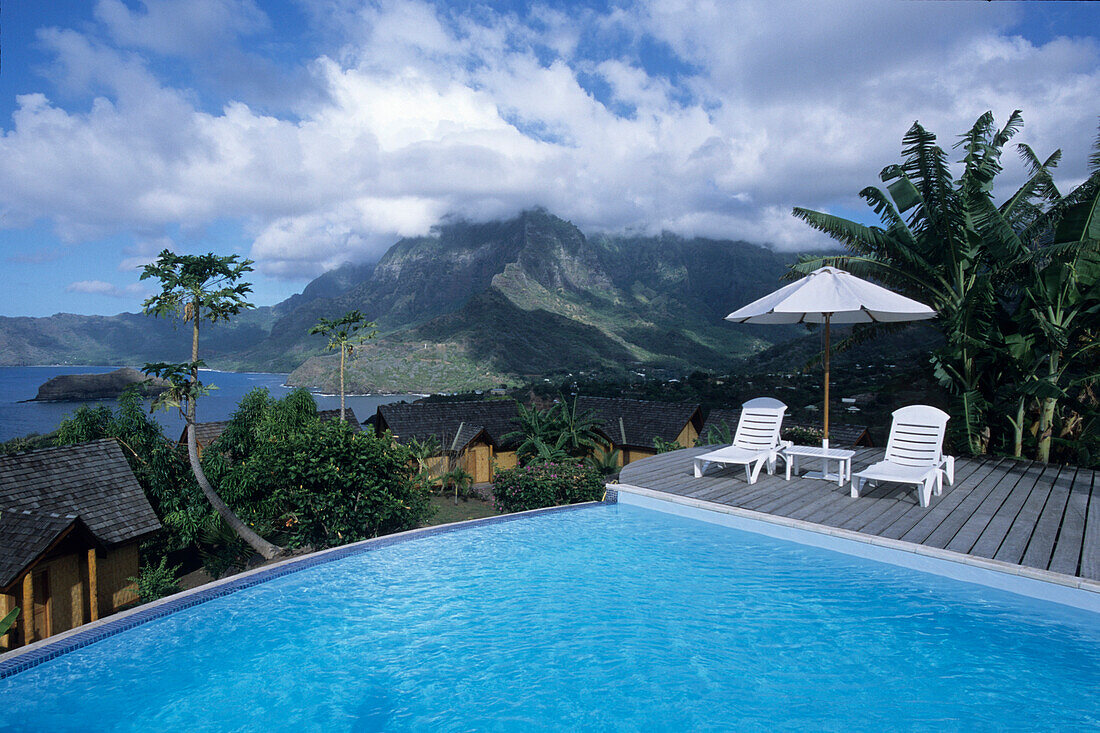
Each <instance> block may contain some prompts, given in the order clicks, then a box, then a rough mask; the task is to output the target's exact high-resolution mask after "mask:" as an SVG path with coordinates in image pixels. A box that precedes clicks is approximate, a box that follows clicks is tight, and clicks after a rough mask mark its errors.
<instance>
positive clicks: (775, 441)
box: [733, 397, 787, 450]
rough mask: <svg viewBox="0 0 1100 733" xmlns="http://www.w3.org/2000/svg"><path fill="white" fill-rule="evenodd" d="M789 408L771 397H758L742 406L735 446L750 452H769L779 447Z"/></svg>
mask: <svg viewBox="0 0 1100 733" xmlns="http://www.w3.org/2000/svg"><path fill="white" fill-rule="evenodd" d="M786 411H787V406H786V405H784V404H783V403H782V402H780V401H779V400H774V399H772V398H771V397H757V398H756V399H755V400H749V401H748V402H746V403H745V404H743V405H741V419H740V420H738V421H737V433H736V434H734V436H733V445H734V446H735V447H737V448H746V449H748V450H768V449H769V448H774V447H776V446H777V445H779V429H780V427H782V426H783V413H784V412H786Z"/></svg>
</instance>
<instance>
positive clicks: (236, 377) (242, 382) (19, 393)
mask: <svg viewBox="0 0 1100 733" xmlns="http://www.w3.org/2000/svg"><path fill="white" fill-rule="evenodd" d="M115 369H118V367H114V366H32V367H0V441H5V440H10V439H12V438H17V437H20V436H23V435H28V434H30V433H49V432H51V431H53V430H56V429H57V426H58V425H60V424H61V421H62V420H63V419H65V417H66V416H68V415H70V414H72V412H73V411H74V410H76V409H77V408H78V407H80V406H81V405H82V404H90V405H98V404H105V405H110V406H112V407H113V406H114V402H115V401H114V400H100V401H96V402H89V403H82V402H25V400H31V399H33V398H34V396H35V395H36V394H38V388H39V386H41V385H42V384H43V383H45V382H46V381H48V380H50V379H52V378H53V377H56V376H58V375H61V374H103V373H105V372H110V371H113V370H115ZM199 378H200V379H201V380H202V381H203V383H206V384H212V385H214V386H216V387H217V389H215V390H212V391H211V392H210V394H209V395H207V396H206V397H203V398H202V399H201V400H200V401H199V402H198V417H199V421H200V422H213V421H217V420H227V419H229V417H230V416H231V415H232V414H233V411H234V410H236V409H237V403H238V402H240V400H241V398H242V397H244V395H245V393H247V392H248V391H249V390H251V389H254V388H256V387H264V388H266V389H267V390H268V391H269V392H271V395H272V396H273V397H282V396H284V395H285V394H287V393H288V392H289V391H290V388H289V387H286V386H285V383H286V378H287V375H286V374H271V373H264V372H219V371H214V370H203V371H202V372H201V373H200V377H199ZM416 397H417V395H355V396H350V397H348V398H347V399H346V403H347V406H348V407H350V408H351V409H352V410H353V411H354V412H355V416H356V417H357V418H358V419H359V420H361V421H362V420H366V419H367V418H369V417H370V416H372V415H373V414H374V413H375V411H376V410H377V409H378V406H379V405H384V404H387V403H389V402H395V401H399V400H402V399H407V400H413V399H416ZM314 399H315V400H316V401H317V407H318V409H321V410H331V409H337V408H339V407H340V396H339V395H320V394H315V395H314ZM146 404H148V402H147V403H146ZM155 417H156V420H157V421H158V422H159V423H160V424H161V425H162V426H163V427H164V429H165V433H166V434H167V435H168V437H170V438H173V439H175V438H177V437H179V435H180V434H181V433H182V432H183V426H184V421H183V419H182V418H181V417H180V416H179V413H178V411H175V410H173V411H169V412H165V411H158V412H157V413H156V414H155Z"/></svg>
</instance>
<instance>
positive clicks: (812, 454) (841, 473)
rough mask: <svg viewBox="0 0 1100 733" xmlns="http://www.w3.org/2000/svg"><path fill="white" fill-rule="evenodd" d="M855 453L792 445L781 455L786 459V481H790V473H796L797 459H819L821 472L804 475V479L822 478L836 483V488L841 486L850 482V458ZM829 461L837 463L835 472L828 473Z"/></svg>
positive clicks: (852, 451)
mask: <svg viewBox="0 0 1100 733" xmlns="http://www.w3.org/2000/svg"><path fill="white" fill-rule="evenodd" d="M855 454H856V452H855V451H854V450H843V449H840V448H822V447H821V446H813V445H792V446H789V447H787V448H785V449H784V450H783V455H785V456H786V458H787V480H788V481H790V480H791V471H795V474H796V475H797V472H798V457H799V456H802V457H804V458H820V459H821V462H822V467H823V468H824V470H823V471H821V472H817V471H812V472H810V473H807V474H806V478H823V479H828V480H830V481H836V485H837V486H843V485H844V483H845V482H846V481H851V480H852V456H854V455H855ZM829 461H836V462H837V467H836V468H837V472H836V473H829Z"/></svg>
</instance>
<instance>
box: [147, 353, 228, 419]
mask: <svg viewBox="0 0 1100 733" xmlns="http://www.w3.org/2000/svg"><path fill="white" fill-rule="evenodd" d="M205 366H206V362H204V361H203V360H202V359H196V360H195V361H190V362H181V363H178V364H170V363H167V362H163V361H158V362H152V363H149V364H146V365H145V366H143V367H142V368H141V371H142V372H143V373H144V374H147V375H149V376H150V377H158V378H160V379H163V380H164V381H166V382H168V384H169V387H168V389H166V390H165V391H163V392H161V393H160V394H159V395H157V397H156V399H154V400H153V408H152V409H153V410H154V411H156V410H164V411H165V412H167V411H168V410H170V409H172V408H176V409H178V410H179V411H180V415H181V416H183V417H186V414H185V413H184V410H185V408H186V406H187V405H188V404H191V403H193V402H194V401H195V400H197V399H198V398H199V397H204V396H206V395H208V394H210V390H212V389H217V387H215V386H214V385H206V384H203V383H202V381H201V380H200V379H199V377H198V374H199V369H202V368H204V367H205Z"/></svg>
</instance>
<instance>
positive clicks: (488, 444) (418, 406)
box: [372, 400, 519, 484]
mask: <svg viewBox="0 0 1100 733" xmlns="http://www.w3.org/2000/svg"><path fill="white" fill-rule="evenodd" d="M516 415H517V410H516V403H515V401H513V400H477V401H466V402H417V403H413V404H407V403H404V402H397V403H391V404H388V405H379V406H378V412H377V415H376V416H375V418H374V420H373V421H372V422H373V423H374V429H375V430H376V431H377V432H378V434H379V435H381V434H382V433H384V432H385V431H387V430H389V431H390V432H391V433H393V436H394V438H396V439H397V441H398V442H399V443H408V442H409V441H411V440H418V441H426V440H431V439H434V440H435V441H436V442H438V444H439V446H440V447H441V449H442V451H443V455H441V456H438V457H437V460H436V463H437V464H438V465H439V466H442V464H443V462H444V459H445V457H446V456H451V457H455V458H456V459H457V460H458V464H459V465H460V466H461V467H462V468H464V469H465V470H466V472H467V473H469V474H470V475H471V476H472V477H473V479H474V483H479V484H480V483H486V482H488V481H491V480H492V466H493V463H494V462H495V463H496V465H497V467H498V468H513V467H514V466H515V465H516V447H517V446H518V444H519V441H517V440H509V439H506V438H505V436H507V435H508V434H509V433H512V432H515V431H516V430H518V429H519V426H518V425H517V424H516V422H515V419H516Z"/></svg>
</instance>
